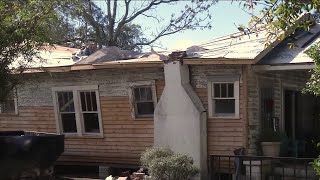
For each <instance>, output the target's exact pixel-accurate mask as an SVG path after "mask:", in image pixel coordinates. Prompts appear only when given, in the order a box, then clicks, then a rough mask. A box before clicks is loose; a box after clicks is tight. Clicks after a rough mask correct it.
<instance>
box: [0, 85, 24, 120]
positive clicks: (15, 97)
mask: <svg viewBox="0 0 320 180" xmlns="http://www.w3.org/2000/svg"><path fill="white" fill-rule="evenodd" d="M17 97H18V96H17V90H16V89H14V90H13V101H14V112H2V108H1V104H0V115H8V114H10V115H18V114H19V111H18V98H17Z"/></svg>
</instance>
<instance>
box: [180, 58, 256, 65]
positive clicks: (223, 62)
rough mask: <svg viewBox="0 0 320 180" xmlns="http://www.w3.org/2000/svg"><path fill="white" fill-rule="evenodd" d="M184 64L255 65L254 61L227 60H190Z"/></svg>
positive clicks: (184, 61)
mask: <svg viewBox="0 0 320 180" xmlns="http://www.w3.org/2000/svg"><path fill="white" fill-rule="evenodd" d="M183 63H184V64H255V60H254V59H226V58H207V59H204V58H192V59H191V58H190V59H189V58H188V59H184V60H183Z"/></svg>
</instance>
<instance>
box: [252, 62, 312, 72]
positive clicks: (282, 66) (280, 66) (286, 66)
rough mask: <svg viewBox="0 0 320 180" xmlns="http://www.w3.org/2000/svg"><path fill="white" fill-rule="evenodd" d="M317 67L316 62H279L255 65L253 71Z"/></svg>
mask: <svg viewBox="0 0 320 180" xmlns="http://www.w3.org/2000/svg"><path fill="white" fill-rule="evenodd" d="M314 67H315V65H314V63H301V64H278V65H254V66H253V71H255V72H257V71H285V70H308V69H313V68H314Z"/></svg>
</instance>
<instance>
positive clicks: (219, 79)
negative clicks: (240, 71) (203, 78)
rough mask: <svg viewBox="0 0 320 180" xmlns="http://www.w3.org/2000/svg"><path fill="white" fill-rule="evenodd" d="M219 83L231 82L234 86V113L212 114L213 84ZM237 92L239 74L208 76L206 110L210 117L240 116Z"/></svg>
mask: <svg viewBox="0 0 320 180" xmlns="http://www.w3.org/2000/svg"><path fill="white" fill-rule="evenodd" d="M219 83H233V85H234V86H233V88H234V99H235V113H234V114H232V115H230V114H214V112H213V108H214V104H213V99H214V98H213V93H214V92H213V90H214V88H213V85H214V84H219ZM239 93H240V76H239V75H219V76H210V77H208V112H209V117H210V118H221V119H238V118H240V107H239V96H240V95H239Z"/></svg>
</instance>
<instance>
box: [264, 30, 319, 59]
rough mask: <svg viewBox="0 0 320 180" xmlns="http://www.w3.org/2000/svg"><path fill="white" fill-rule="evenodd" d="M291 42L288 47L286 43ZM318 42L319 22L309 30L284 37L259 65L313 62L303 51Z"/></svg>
mask: <svg viewBox="0 0 320 180" xmlns="http://www.w3.org/2000/svg"><path fill="white" fill-rule="evenodd" d="M289 42H290V43H293V45H295V47H294V48H290V47H289V46H288V43H289ZM317 42H320V24H315V25H314V26H312V27H311V29H310V31H303V30H300V31H297V33H296V34H294V35H293V37H291V38H288V39H286V40H285V41H283V42H282V43H280V44H279V45H278V46H276V47H275V48H274V49H273V50H272V51H271V52H270V53H269V54H268V55H266V56H265V57H264V58H263V59H262V60H261V61H260V62H259V63H258V64H259V65H281V64H300V63H313V60H312V59H311V58H310V57H309V56H308V55H307V54H306V53H305V51H306V50H308V49H309V48H310V47H311V46H312V45H314V44H316V43H317Z"/></svg>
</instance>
